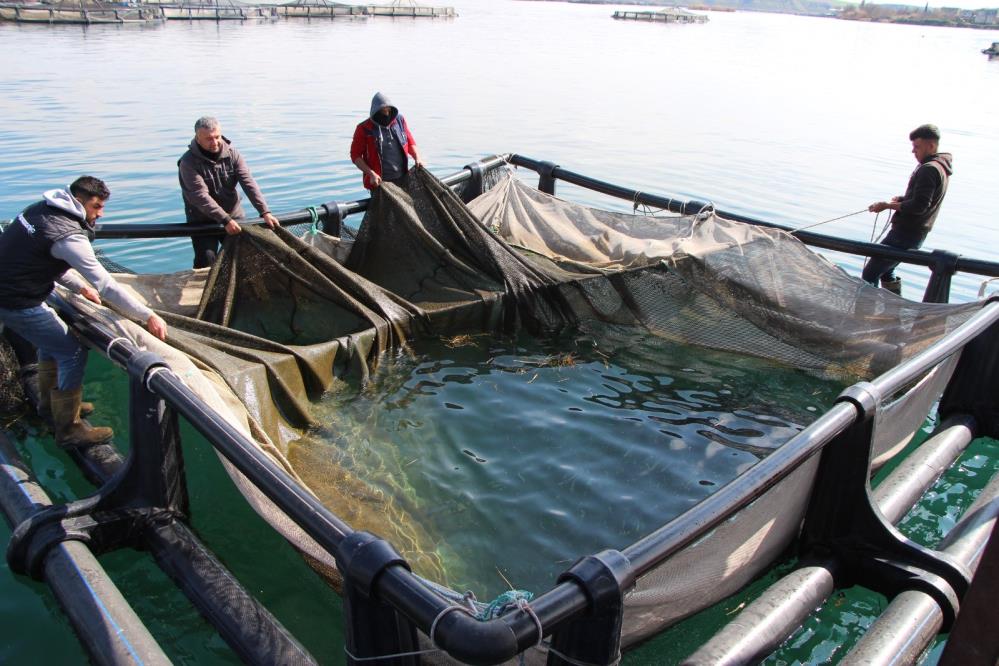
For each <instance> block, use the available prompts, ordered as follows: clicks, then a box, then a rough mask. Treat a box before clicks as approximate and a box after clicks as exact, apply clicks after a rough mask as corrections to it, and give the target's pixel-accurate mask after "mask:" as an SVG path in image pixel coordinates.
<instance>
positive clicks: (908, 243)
mask: <svg viewBox="0 0 999 666" xmlns="http://www.w3.org/2000/svg"><path fill="white" fill-rule="evenodd" d="M924 240H926V232H922V231H917V232H911V231H910V232H905V231H899V230H898V229H896V228H895V227H892V228H891V229H890V230H889V231H888V235H887V236H885V239H884V240H883V241H881V244H882V245H887V246H888V247H896V248H898V249H900V250H918V249H919V248H920V247H922V246H923V241H924ZM898 264H899V262H897V261H894V260H892V259H885V258H883V257H871V258H870V259H869V260H868V262H867V265H866V266H864V272H863V274H862V275H861V279H862V280H863V281H864V282H870V283H871V284H875V285H876V284H877V283H878V280H879V279H884V280H886V281H888V280H894V279H895V267H896V266H898Z"/></svg>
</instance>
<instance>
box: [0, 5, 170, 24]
mask: <svg viewBox="0 0 999 666" xmlns="http://www.w3.org/2000/svg"><path fill="white" fill-rule="evenodd" d="M163 19H164V16H163V10H162V9H161V8H160V7H156V6H145V7H109V6H107V5H103V4H101V3H98V2H93V3H87V4H84V3H82V2H78V3H56V4H43V3H36V2H10V3H0V22H11V23H73V24H84V25H89V24H94V23H150V22H157V21H162V20H163Z"/></svg>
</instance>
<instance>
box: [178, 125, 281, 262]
mask: <svg viewBox="0 0 999 666" xmlns="http://www.w3.org/2000/svg"><path fill="white" fill-rule="evenodd" d="M177 167H178V169H179V172H180V191H181V194H183V196H184V213H185V215H186V216H187V223H188V224H213V223H214V224H221V225H223V226H224V227H225V231H226V233H227V234H238V233H239V232H240V231H242V229H241V228H240V226H239V222H237V220H239V219H242V218H244V217H245V215H244V214H243V206H242V205H241V203H240V197H239V192H237V191H236V185H237V184H239V186H240V187H242V188H243V192H245V193H246V196H247V197H248V198H249V199H250V203H252V204H253V207H254V208H256V209H257V212H258V213H260V217H262V218H263V220H264V222H265V223H266V224H267V226H268V227H271V228H272V229H273V228H274V227H276V226H278V224H279V222H278V220H277V218H276V217H274V216H273V215H271V213H270V209H269V208H268V207H267V201H266V200H265V199H264V193H263V192H261V191H260V187H259V186H258V185H257V181H255V180H254V179H253V174H251V173H250V168H249V167H248V166H247V165H246V161H245V160H244V159H243V156H242V155H240V154H239V151H238V150H236V148H234V147H233V146H232V142H230V141H229V139H227V138H226V137H224V136H222V126H221V125H219V121H218V120H216V119H215V118H212V117H211V116H203V117H201V118H198V120H197V122H195V123H194V139H193V140H192V141H191V145H190V146H189V147H188V149H187V152H186V153H184V154H183V156H181V158H180V160H178V162H177ZM223 238H224V236H223V235H222V234H218V235H212V236H192V237H191V244H192V245H193V246H194V267H195V268H207V267H209V266H211V265H212V262H214V261H215V255H216V254H217V253H218V249H219V244H220V243H221V242H222V239H223Z"/></svg>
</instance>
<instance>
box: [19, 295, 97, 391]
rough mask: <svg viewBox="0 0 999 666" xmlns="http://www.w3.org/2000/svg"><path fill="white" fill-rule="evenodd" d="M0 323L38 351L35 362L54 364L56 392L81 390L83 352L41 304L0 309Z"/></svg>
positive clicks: (48, 309) (47, 307) (73, 338)
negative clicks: (56, 367) (56, 383)
mask: <svg viewBox="0 0 999 666" xmlns="http://www.w3.org/2000/svg"><path fill="white" fill-rule="evenodd" d="M0 322H3V324H4V326H7V327H9V328H10V329H11V330H13V331H14V332H15V333H17V334H18V335H20V336H21V337H22V338H24V339H25V340H29V341H31V342H32V343H33V344H34V345H35V347H36V348H38V360H39V361H51V360H54V361H55V362H56V363H57V364H58V366H59V390H60V391H67V390H70V389H75V388H78V387H80V386H83V372H84V370H86V368H87V348H86V347H84V346H83V345H82V344H80V342H79V340H77V339H76V336H75V335H73V334H72V333H70V331H69V327H68V326H66V322H64V321H63V320H62V319H60V318H59V315H57V314H56V312H55V310H53V309H52V308H50V307H49V306H48V305H46V304H45V303H42V304H41V305H36V306H35V307H31V308H24V309H22V310H7V309H6V308H0Z"/></svg>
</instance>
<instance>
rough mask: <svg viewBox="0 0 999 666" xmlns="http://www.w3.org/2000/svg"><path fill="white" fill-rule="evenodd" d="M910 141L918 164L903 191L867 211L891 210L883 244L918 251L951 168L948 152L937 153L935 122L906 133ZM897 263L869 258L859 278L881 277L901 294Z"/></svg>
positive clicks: (887, 286) (874, 281)
mask: <svg viewBox="0 0 999 666" xmlns="http://www.w3.org/2000/svg"><path fill="white" fill-rule="evenodd" d="M909 141H911V142H912V154H913V155H914V156H915V157H916V161H917V162H919V166H917V167H916V170H915V171H913V172H912V175H911V176H910V177H909V186H908V187H907V188H906V189H905V194H903V195H902V196H900V197H892V200H891V201H878V202H875V203H872V204H871V205H870V207H869V208H868V210H869V211H871V212H872V213H880V212H881V211H883V210H891V211H894V213H893V214H892V218H891V230H889V231H888V235H887V236H885V239H884V240H883V241H881V244H882V245H888V246H890V247H897V248H900V249H903V250H918V249H919V248H920V247H922V245H923V241H924V240H926V235H927V234H929V233H930V229H932V228H933V222H934V221H936V219H937V213H939V212H940V204H942V203H943V199H944V195H945V194H947V183H948V182H949V181H950V175H951V174H952V173H954V169H953V158H952V157H951V154H950V153H941V152H938V148H939V145H940V130H938V129H937V128H936V125H920V126H919V127H917V128H916V129H914V130H912V132H910V133H909ZM898 263H899V262H897V261H892V260H891V259H881V258H878V257H871V259H870V260H869V261H868V262H867V266H865V267H864V272H863V276H862V277H863V279H864V281H865V282H870V283H871V284H877V283H878V280H880V281H881V286H882V287H884V288H885V289H888V290H889V291H891V292H894V293H896V294H898V295H900V296H901V295H902V279H901V278H899V277H896V276H895V267H896V266H898Z"/></svg>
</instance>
